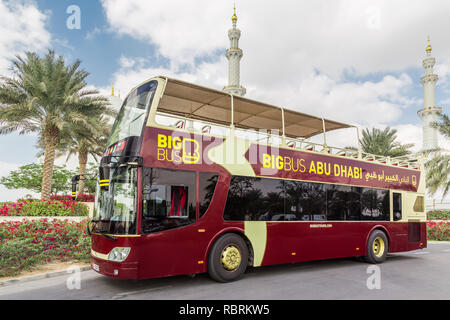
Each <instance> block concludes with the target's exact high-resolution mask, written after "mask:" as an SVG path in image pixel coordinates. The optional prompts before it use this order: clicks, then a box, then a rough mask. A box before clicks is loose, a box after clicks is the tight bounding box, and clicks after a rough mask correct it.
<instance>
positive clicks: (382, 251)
mask: <svg viewBox="0 0 450 320" xmlns="http://www.w3.org/2000/svg"><path fill="white" fill-rule="evenodd" d="M388 251H389V242H388V239H387V236H386V233H384V232H383V231H381V230H374V231H373V232H372V233H371V234H370V237H369V241H368V242H367V255H366V257H365V260H366V261H367V262H369V263H374V264H375V263H381V262H383V261H384V260H386V257H387V253H388Z"/></svg>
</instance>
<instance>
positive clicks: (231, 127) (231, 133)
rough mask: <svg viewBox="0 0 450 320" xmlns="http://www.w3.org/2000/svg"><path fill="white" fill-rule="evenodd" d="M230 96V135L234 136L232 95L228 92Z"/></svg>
mask: <svg viewBox="0 0 450 320" xmlns="http://www.w3.org/2000/svg"><path fill="white" fill-rule="evenodd" d="M230 97H231V125H230V135H231V136H234V96H233V95H232V94H230Z"/></svg>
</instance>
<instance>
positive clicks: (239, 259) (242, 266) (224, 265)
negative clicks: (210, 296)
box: [207, 231, 253, 282]
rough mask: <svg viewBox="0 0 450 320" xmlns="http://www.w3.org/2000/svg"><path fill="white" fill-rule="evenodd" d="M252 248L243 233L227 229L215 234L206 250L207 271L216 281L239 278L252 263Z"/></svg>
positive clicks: (228, 280)
mask: <svg viewBox="0 0 450 320" xmlns="http://www.w3.org/2000/svg"><path fill="white" fill-rule="evenodd" d="M252 261H253V248H252V246H251V243H250V241H249V240H248V239H247V237H245V235H244V234H243V233H240V232H238V231H228V232H224V233H221V234H219V235H217V237H215V238H214V239H213V241H212V244H211V245H210V246H209V248H208V252H207V272H208V274H209V275H210V277H211V278H212V279H214V280H216V281H218V282H231V281H234V280H237V279H239V278H240V277H241V276H242V274H244V272H245V270H246V269H247V267H248V266H251V265H252Z"/></svg>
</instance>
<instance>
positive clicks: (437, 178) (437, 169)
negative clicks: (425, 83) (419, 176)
mask: <svg viewBox="0 0 450 320" xmlns="http://www.w3.org/2000/svg"><path fill="white" fill-rule="evenodd" d="M433 125H434V126H435V127H437V128H438V130H439V132H440V133H442V134H443V135H444V137H445V138H447V139H450V119H449V117H448V116H447V115H445V114H441V115H440V117H439V121H438V122H437V123H435V124H433ZM426 153H428V154H429V155H431V159H430V160H428V161H427V162H426V163H425V168H426V179H427V187H428V191H429V192H430V193H431V194H435V193H436V192H437V191H438V190H442V191H443V193H442V198H444V197H445V196H446V194H447V193H448V191H449V190H450V154H449V153H448V152H446V153H444V152H443V150H442V149H435V150H428V152H426Z"/></svg>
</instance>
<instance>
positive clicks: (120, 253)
mask: <svg viewBox="0 0 450 320" xmlns="http://www.w3.org/2000/svg"><path fill="white" fill-rule="evenodd" d="M130 251H131V248H128V247H115V248H114V249H112V250H111V252H110V253H109V255H108V260H109V261H114V262H122V261H124V260H125V259H126V258H127V257H128V254H129V253H130Z"/></svg>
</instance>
